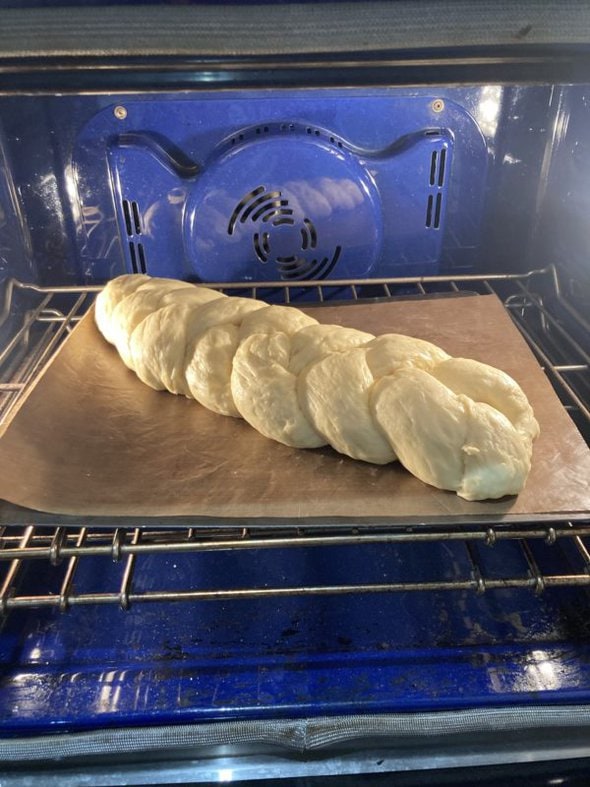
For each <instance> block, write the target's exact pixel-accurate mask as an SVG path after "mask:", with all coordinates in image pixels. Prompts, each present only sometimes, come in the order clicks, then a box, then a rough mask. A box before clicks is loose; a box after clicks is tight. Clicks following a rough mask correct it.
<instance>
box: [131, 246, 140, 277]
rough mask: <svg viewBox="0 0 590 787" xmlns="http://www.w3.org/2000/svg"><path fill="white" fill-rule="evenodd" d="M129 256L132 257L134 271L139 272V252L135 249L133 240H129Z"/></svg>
mask: <svg viewBox="0 0 590 787" xmlns="http://www.w3.org/2000/svg"><path fill="white" fill-rule="evenodd" d="M129 256H130V257H131V269H132V270H133V273H139V272H140V271H139V268H138V267H137V252H136V251H135V243H133V241H129Z"/></svg>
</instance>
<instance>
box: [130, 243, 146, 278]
mask: <svg viewBox="0 0 590 787" xmlns="http://www.w3.org/2000/svg"><path fill="white" fill-rule="evenodd" d="M129 259H130V260H131V270H132V271H133V273H147V261H146V256H145V249H144V247H143V243H137V244H136V243H134V241H132V240H130V241H129Z"/></svg>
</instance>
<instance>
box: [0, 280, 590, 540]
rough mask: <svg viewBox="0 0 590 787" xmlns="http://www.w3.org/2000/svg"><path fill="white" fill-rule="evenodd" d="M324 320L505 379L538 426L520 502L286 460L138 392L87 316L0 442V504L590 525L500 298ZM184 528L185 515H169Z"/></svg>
mask: <svg viewBox="0 0 590 787" xmlns="http://www.w3.org/2000/svg"><path fill="white" fill-rule="evenodd" d="M307 311H309V312H310V313H313V315H314V316H315V317H316V318H317V319H318V320H320V321H321V322H325V323H339V324H341V325H347V326H350V327H356V328H361V329H363V330H366V331H370V332H372V333H374V334H382V333H388V332H398V333H407V334H410V335H413V336H417V337H420V338H423V339H428V340H430V341H433V342H435V343H437V344H439V345H440V346H441V347H443V348H444V349H445V350H446V351H447V352H449V353H450V354H452V355H455V356H467V357H472V358H476V359H477V360H480V361H484V362H486V363H489V364H493V365H494V366H497V367H499V368H501V369H504V370H505V371H506V372H508V373H509V374H510V375H512V376H513V377H514V378H515V379H516V380H517V381H518V382H519V383H520V384H521V385H522V387H523V389H524V390H525V392H526V394H527V396H528V397H529V399H530V401H531V403H532V405H533V407H534V410H535V414H536V416H537V418H538V420H539V422H540V425H541V436H540V438H539V439H538V440H537V441H536V443H535V447H534V455H533V467H532V471H531V474H530V476H529V479H528V483H527V485H526V488H525V490H524V491H523V492H522V493H521V494H520V495H519V496H518V497H510V498H504V499H502V500H500V501H496V502H482V503H469V502H466V501H464V500H461V499H460V498H459V497H457V496H456V495H455V494H454V493H452V492H443V491H439V490H436V489H433V488H432V487H428V486H426V485H425V484H423V483H421V482H420V481H418V480H417V479H416V478H414V477H413V476H411V475H410V474H409V473H408V472H406V471H405V470H404V469H403V468H402V467H401V466H400V465H399V463H394V464H391V465H387V466H384V467H378V466H375V465H369V464H365V463H363V462H357V461H354V460H351V459H348V458H346V457H344V456H341V455H339V454H337V453H336V452H334V451H333V450H332V449H330V448H322V449H316V450H311V451H310V450H296V449H290V448H287V447H285V446H283V445H280V444H278V443H275V442H273V441H271V440H267V439H266V438H264V437H262V436H261V435H259V434H258V433H257V432H256V431H255V430H254V429H252V428H251V427H249V426H248V425H247V424H246V423H245V422H244V421H241V420H237V419H234V418H228V417H223V416H219V415H215V414H214V413H211V412H209V411H208V410H206V409H205V408H203V407H201V406H200V405H199V404H197V403H196V402H194V401H191V400H188V399H185V398H183V397H176V396H173V395H171V394H168V393H165V392H155V391H152V390H151V389H150V388H148V387H146V386H144V385H143V384H142V383H141V382H140V381H139V380H138V379H137V378H136V376H135V375H134V374H133V373H132V372H129V371H128V370H127V369H126V368H125V366H124V365H123V363H122V362H121V361H120V359H119V356H118V355H117V353H116V351H115V350H114V349H113V348H112V347H111V346H110V345H108V344H107V343H106V342H105V341H104V340H103V338H102V337H101V335H100V334H99V332H98V330H97V329H96V327H95V325H94V320H93V314H92V312H90V313H89V314H88V315H86V317H85V318H84V319H83V320H82V321H81V322H80V324H79V325H78V326H77V327H76V329H75V330H74V331H73V333H72V335H71V336H70V337H69V338H68V339H67V341H66V342H65V343H64V345H62V348H61V349H60V351H59V353H58V354H57V356H56V357H55V358H54V359H53V360H52V362H51V363H50V364H49V365H48V367H47V368H46V369H45V371H44V373H43V374H42V376H41V377H40V379H39V380H38V382H37V384H36V385H35V387H34V388H33V389H32V390H31V391H30V393H29V395H28V396H27V397H26V399H24V400H23V401H22V402H21V404H20V406H19V408H18V410H17V412H16V413H14V414H13V416H12V418H11V420H10V421H9V423H8V424H7V425H6V427H5V429H4V433H3V434H2V436H1V437H0V497H1V498H3V499H4V500H6V501H10V503H13V504H16V505H17V506H24V507H27V508H32V509H35V510H39V511H45V512H50V513H52V514H60V515H71V516H73V517H78V516H84V517H88V516H90V517H98V518H99V519H97V520H94V519H91V520H90V521H91V522H94V521H96V522H97V523H98V522H102V523H104V521H105V520H103V519H102V517H109V518H111V523H112V518H113V517H130V518H131V519H130V520H125V522H126V523H127V522H132V521H133V522H137V523H144V524H149V521H146V517H156V516H157V517H164V518H165V519H166V521H168V519H169V521H170V523H171V524H174V523H180V522H181V521H185V520H186V519H190V520H191V522H193V523H196V524H198V523H202V524H206V523H211V522H212V521H216V522H220V521H224V522H227V521H232V520H234V519H236V518H239V519H240V520H241V521H248V520H250V522H251V524H253V523H254V522H256V523H257V524H260V523H262V522H265V523H266V522H271V521H277V520H281V521H282V522H284V521H285V520H289V519H294V520H297V521H298V523H299V524H301V523H302V521H304V522H305V523H312V522H330V521H334V522H342V521H343V520H344V521H349V522H350V521H354V522H356V523H358V524H361V525H362V524H363V523H367V524H368V523H370V522H376V521H387V522H400V523H402V522H403V523H408V522H411V523H417V522H425V523H433V522H449V521H450V520H453V521H486V520H487V519H490V520H496V521H497V520H499V519H504V520H506V521H510V520H514V521H522V520H523V519H527V518H533V517H535V516H536V515H545V516H549V517H550V518H551V517H555V518H558V517H563V516H572V517H579V516H580V515H583V514H586V515H588V514H589V512H590V484H589V479H590V451H589V450H588V447H587V446H586V444H585V442H584V441H583V439H582V437H581V436H580V434H579V433H578V431H577V429H576V427H575V425H574V424H573V422H572V421H571V419H570V418H569V416H568V415H567V413H566V412H565V410H564V409H563V407H562V405H561V404H560V402H559V400H558V399H557V397H556V395H555V393H554V391H553V389H552V388H551V386H550V384H549V382H548V381H547V379H546V377H545V375H544V374H543V372H542V370H541V369H540V367H539V365H538V364H537V362H536V360H535V358H534V357H533V355H532V354H531V352H530V350H529V348H528V346H527V345H526V343H525V341H524V340H523V339H522V337H521V336H520V334H519V332H518V330H517V329H516V327H515V326H514V325H513V323H512V321H511V320H510V318H509V316H508V315H507V314H506V312H505V310H504V307H503V306H502V304H501V303H500V301H499V300H498V299H497V298H496V297H495V296H493V295H489V296H468V297H457V298H441V299H426V300H424V299H420V300H419V301H417V300H408V301H397V302H390V303H375V304H357V305H345V306H335V307H320V308H315V309H314V308H313V307H312V308H310V309H307ZM177 517H181V519H177Z"/></svg>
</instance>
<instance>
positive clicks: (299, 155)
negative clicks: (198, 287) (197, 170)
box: [184, 124, 382, 281]
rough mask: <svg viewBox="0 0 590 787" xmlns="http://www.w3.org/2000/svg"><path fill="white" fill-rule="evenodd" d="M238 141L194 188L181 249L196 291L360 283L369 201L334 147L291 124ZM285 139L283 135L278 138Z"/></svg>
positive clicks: (368, 256)
mask: <svg viewBox="0 0 590 787" xmlns="http://www.w3.org/2000/svg"><path fill="white" fill-rule="evenodd" d="M264 129H265V133H264V135H262V136H261V135H260V129H259V128H258V129H255V130H250V132H249V133H246V132H242V133H241V134H239V135H238V136H237V137H236V136H234V137H232V138H231V141H230V143H229V145H227V144H226V145H225V146H224V147H223V148H222V149H221V150H220V151H218V155H217V157H216V158H215V159H214V160H213V161H212V162H211V163H210V165H209V166H207V167H206V168H205V171H204V173H203V174H202V175H201V177H200V178H199V179H198V180H197V181H196V183H195V186H194V189H193V191H192V193H191V195H190V197H189V200H188V202H187V207H186V212H185V225H184V243H185V248H186V252H187V256H188V257H189V258H190V259H191V261H192V263H193V265H194V267H195V271H196V273H197V275H198V276H199V277H200V278H202V279H203V280H205V281H232V280H242V279H244V280H262V281H264V280H266V281H269V280H276V279H282V280H285V281H297V280H303V279H312V280H313V279H326V278H329V277H331V276H332V277H334V276H337V277H338V278H350V277H362V276H366V275H368V274H369V273H370V271H371V270H372V268H373V267H374V265H375V261H376V259H377V257H378V254H379V250H380V245H381V234H382V232H381V211H380V201H379V196H378V193H377V191H376V188H375V186H374V183H373V181H372V179H371V178H370V175H369V173H368V172H367V171H366V170H365V168H364V167H363V166H362V164H361V163H360V162H359V161H358V160H357V159H356V158H355V157H354V156H353V155H352V154H351V153H349V152H347V151H346V150H345V149H343V147H342V143H341V142H340V141H336V139H335V137H333V136H331V135H329V134H324V133H320V132H319V130H317V129H315V130H314V132H315V133H313V134H308V133H307V130H306V129H305V127H303V128H302V129H301V130H300V131H299V133H297V127H296V126H294V124H288V125H287V124H281V125H280V126H278V127H277V130H276V132H274V133H273V128H272V127H271V126H265V127H264ZM284 129H288V130H289V132H290V133H288V134H285V133H283V130H284Z"/></svg>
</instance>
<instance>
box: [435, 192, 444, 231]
mask: <svg viewBox="0 0 590 787" xmlns="http://www.w3.org/2000/svg"><path fill="white" fill-rule="evenodd" d="M441 205H442V194H441V193H440V191H439V192H438V194H437V195H436V206H435V208H434V223H433V227H434V229H435V230H437V229H438V228H439V227H440V208H441Z"/></svg>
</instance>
